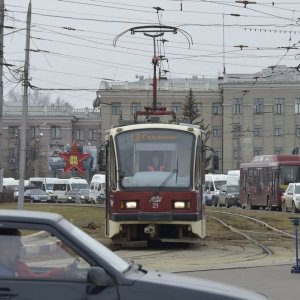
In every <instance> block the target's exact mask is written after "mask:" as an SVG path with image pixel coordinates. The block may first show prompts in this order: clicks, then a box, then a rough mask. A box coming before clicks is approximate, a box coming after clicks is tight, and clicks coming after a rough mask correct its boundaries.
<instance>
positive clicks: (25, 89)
mask: <svg viewBox="0 0 300 300" xmlns="http://www.w3.org/2000/svg"><path fill="white" fill-rule="evenodd" d="M30 25H31V1H30V2H29V5H28V11H27V21H26V46H25V65H24V75H23V104H22V121H21V140H20V141H21V145H20V167H19V176H20V177H19V196H18V209H23V208H24V180H25V169H26V141H27V115H28V86H29V50H30Z"/></svg>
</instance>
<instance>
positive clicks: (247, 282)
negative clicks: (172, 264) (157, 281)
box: [184, 264, 300, 300]
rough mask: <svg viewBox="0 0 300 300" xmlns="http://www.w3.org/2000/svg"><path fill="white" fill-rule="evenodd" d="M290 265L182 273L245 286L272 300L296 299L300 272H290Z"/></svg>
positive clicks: (298, 296) (299, 297)
mask: <svg viewBox="0 0 300 300" xmlns="http://www.w3.org/2000/svg"><path fill="white" fill-rule="evenodd" d="M292 265H293V264H284V265H271V266H264V267H248V268H234V269H223V270H207V271H196V272H185V273H184V274H186V275H188V276H194V277H201V278H204V279H209V280H214V281H219V282H222V283H227V284H232V285H236V286H239V287H243V288H247V289H250V290H253V291H256V292H259V293H262V294H264V295H266V296H268V297H269V299H272V300H298V299H300V290H299V282H300V274H296V273H293V274H292V273H291V266H292Z"/></svg>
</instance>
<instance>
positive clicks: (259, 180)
mask: <svg viewBox="0 0 300 300" xmlns="http://www.w3.org/2000/svg"><path fill="white" fill-rule="evenodd" d="M262 179H263V178H262V169H257V170H256V203H257V204H262V202H263V199H262V195H263V192H262V191H263V188H262V182H263V181H262Z"/></svg>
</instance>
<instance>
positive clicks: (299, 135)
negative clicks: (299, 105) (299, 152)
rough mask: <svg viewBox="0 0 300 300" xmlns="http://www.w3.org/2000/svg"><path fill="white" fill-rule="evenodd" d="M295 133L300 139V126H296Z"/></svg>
mask: <svg viewBox="0 0 300 300" xmlns="http://www.w3.org/2000/svg"><path fill="white" fill-rule="evenodd" d="M295 133H296V136H297V137H298V138H299V137H300V125H296V129H295Z"/></svg>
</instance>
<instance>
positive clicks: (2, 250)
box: [0, 228, 66, 278]
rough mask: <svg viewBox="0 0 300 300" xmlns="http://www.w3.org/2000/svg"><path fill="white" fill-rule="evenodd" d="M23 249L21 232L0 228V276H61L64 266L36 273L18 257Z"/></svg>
mask: <svg viewBox="0 0 300 300" xmlns="http://www.w3.org/2000/svg"><path fill="white" fill-rule="evenodd" d="M22 251H23V244H22V242H21V232H20V231H19V230H18V229H15V228H1V229H0V276H14V277H19V276H21V277H34V278H47V277H57V276H59V277H60V276H63V275H64V273H65V271H66V269H65V268H53V269H51V270H50V271H48V272H45V273H43V274H36V273H34V272H32V271H31V269H30V268H29V267H28V266H27V265H26V264H25V263H24V262H23V261H22V260H21V259H20V257H21V254H22Z"/></svg>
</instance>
